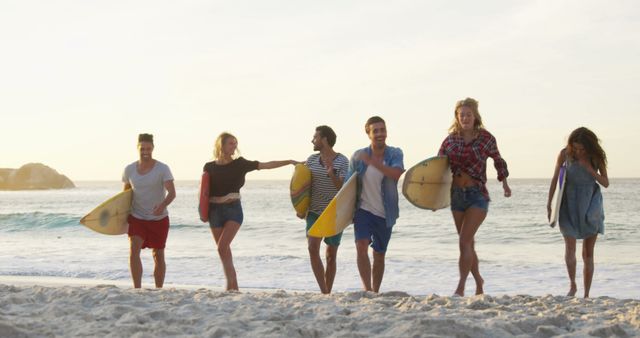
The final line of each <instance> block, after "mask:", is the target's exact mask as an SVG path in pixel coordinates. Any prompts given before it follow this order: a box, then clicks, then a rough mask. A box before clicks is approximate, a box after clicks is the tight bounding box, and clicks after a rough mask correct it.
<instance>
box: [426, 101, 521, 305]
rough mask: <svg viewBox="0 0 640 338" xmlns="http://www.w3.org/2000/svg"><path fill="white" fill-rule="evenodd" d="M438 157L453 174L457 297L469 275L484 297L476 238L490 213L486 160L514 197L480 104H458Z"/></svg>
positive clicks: (505, 189) (504, 165)
mask: <svg viewBox="0 0 640 338" xmlns="http://www.w3.org/2000/svg"><path fill="white" fill-rule="evenodd" d="M438 154H439V155H447V156H448V157H449V163H450V165H451V172H452V174H453V183H452V185H451V213H452V214H453V221H454V222H455V224H456V230H457V231H458V237H459V248H460V258H459V260H458V268H459V270H460V280H459V282H458V287H457V288H456V291H455V295H458V296H464V288H465V283H466V281H467V276H468V275H469V272H471V273H472V275H473V278H474V279H475V281H476V295H478V294H482V293H484V289H483V284H484V280H483V279H482V277H481V276H480V269H479V266H478V255H477V254H476V250H475V240H474V236H475V234H476V232H477V231H478V229H479V228H480V225H481V224H482V222H483V221H484V219H485V217H487V212H488V210H489V201H490V199H489V192H488V191H487V187H486V183H487V158H489V157H491V158H492V159H493V164H494V166H495V168H496V171H497V172H498V180H499V181H501V182H502V187H503V189H504V196H505V197H510V196H511V188H509V184H507V177H508V176H509V171H508V170H507V162H505V160H504V159H503V158H502V156H500V152H499V151H498V146H497V143H496V139H495V138H494V137H493V135H491V133H489V132H488V131H487V130H486V129H484V125H483V124H482V117H480V112H479V111H478V101H476V100H474V99H472V98H466V99H464V100H460V101H458V102H457V103H456V107H455V110H454V122H453V124H452V125H451V127H450V128H449V136H447V138H445V140H444V141H443V142H442V146H441V147H440V151H439V152H438Z"/></svg>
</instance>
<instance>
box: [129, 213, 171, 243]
mask: <svg viewBox="0 0 640 338" xmlns="http://www.w3.org/2000/svg"><path fill="white" fill-rule="evenodd" d="M127 221H128V222H129V232H128V234H129V237H132V236H138V237H140V238H142V240H143V242H142V248H143V249H144V248H153V249H164V247H165V244H166V243H167V236H168V235H169V216H167V217H165V218H163V219H160V220H157V221H147V220H144V219H139V218H135V217H133V216H132V215H129V217H128V218H127Z"/></svg>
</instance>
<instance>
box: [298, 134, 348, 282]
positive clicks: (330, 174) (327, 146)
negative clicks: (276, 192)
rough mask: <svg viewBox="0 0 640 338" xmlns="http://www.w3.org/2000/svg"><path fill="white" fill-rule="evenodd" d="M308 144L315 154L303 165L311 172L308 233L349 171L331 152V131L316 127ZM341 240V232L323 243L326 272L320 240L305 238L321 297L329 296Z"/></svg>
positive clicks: (340, 157) (344, 160) (339, 156)
mask: <svg viewBox="0 0 640 338" xmlns="http://www.w3.org/2000/svg"><path fill="white" fill-rule="evenodd" d="M311 143H313V150H314V151H318V153H315V154H312V155H311V156H309V158H308V159H307V162H306V163H305V164H306V166H307V167H308V168H309V170H311V205H310V207H309V212H307V215H306V221H307V231H309V229H310V228H311V226H312V225H313V223H315V221H316V220H317V219H318V217H319V216H320V214H321V213H322V211H324V209H325V208H326V207H327V205H329V202H331V199H333V197H334V196H335V195H336V193H338V190H340V188H341V187H342V183H343V182H344V178H345V176H346V175H347V171H348V170H349V160H348V159H347V157H346V156H344V155H342V154H340V153H336V152H335V151H334V150H333V146H334V145H335V143H336V133H335V132H334V131H333V129H331V127H328V126H319V127H317V128H316V132H315V134H313V139H312V140H311ZM341 239H342V232H341V233H339V234H337V235H335V236H332V237H327V238H325V239H324V242H325V243H326V245H327V252H326V259H327V269H326V270H325V269H324V266H323V264H322V259H321V258H320V243H321V242H322V238H317V237H307V242H308V249H309V259H310V262H311V269H312V270H313V274H314V275H315V277H316V281H317V282H318V286H319V287H320V291H321V292H322V293H331V288H332V287H333V280H334V279H335V276H336V258H337V254H338V246H339V245H340V240H341Z"/></svg>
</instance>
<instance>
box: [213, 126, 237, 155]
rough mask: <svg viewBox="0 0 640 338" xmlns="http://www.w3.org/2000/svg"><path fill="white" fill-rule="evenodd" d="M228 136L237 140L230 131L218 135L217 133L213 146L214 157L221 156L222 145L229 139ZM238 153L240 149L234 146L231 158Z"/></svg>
mask: <svg viewBox="0 0 640 338" xmlns="http://www.w3.org/2000/svg"><path fill="white" fill-rule="evenodd" d="M230 138H234V139H236V140H238V138H237V137H235V136H233V135H232V134H231V133H227V132H226V131H225V132H223V133H221V134H220V135H218V138H217V139H216V144H215V145H214V147H213V158H214V159H216V160H217V159H220V158H221V157H222V146H223V145H224V144H225V143H227V140H229V139H230ZM239 154H240V150H238V149H237V148H236V151H235V153H233V154H231V158H235V157H236V156H238V155H239Z"/></svg>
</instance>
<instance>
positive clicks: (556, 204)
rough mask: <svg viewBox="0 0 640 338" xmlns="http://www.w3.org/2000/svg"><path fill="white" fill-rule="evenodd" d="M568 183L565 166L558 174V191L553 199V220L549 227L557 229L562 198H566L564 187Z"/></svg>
mask: <svg viewBox="0 0 640 338" xmlns="http://www.w3.org/2000/svg"><path fill="white" fill-rule="evenodd" d="M566 182H567V167H566V166H565V165H564V164H563V165H562V166H561V167H560V172H559V173H558V181H557V182H556V191H555V192H554V193H553V198H552V199H551V218H550V219H549V226H550V227H552V228H553V227H555V226H556V224H558V221H559V220H560V206H562V196H564V186H565V183H566Z"/></svg>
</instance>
